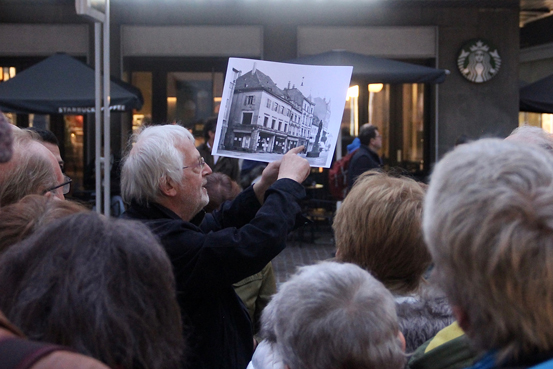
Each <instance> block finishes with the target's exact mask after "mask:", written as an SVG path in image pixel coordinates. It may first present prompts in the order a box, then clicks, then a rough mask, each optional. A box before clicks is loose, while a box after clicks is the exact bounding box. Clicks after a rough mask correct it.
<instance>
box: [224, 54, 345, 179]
mask: <svg viewBox="0 0 553 369" xmlns="http://www.w3.org/2000/svg"><path fill="white" fill-rule="evenodd" d="M352 69H353V68H352V67H350V66H313V65H298V64H286V63H277V62H269V61H263V60H253V59H241V58H230V59H229V64H228V68H227V74H226V78H225V84H224V90H223V96H222V101H221V108H220V110H219V116H218V120H217V131H216V134H215V141H214V148H213V154H214V155H220V156H228V157H233V158H240V159H249V160H257V161H264V162H271V161H273V160H277V159H279V158H280V157H281V156H282V155H284V154H285V153H286V152H287V151H288V150H290V149H292V148H294V147H298V146H302V145H303V146H304V148H305V149H304V151H303V153H302V154H301V155H302V156H305V157H306V158H307V160H308V161H309V163H310V165H311V166H312V167H324V168H329V167H330V164H331V161H332V156H333V153H334V149H335V147H336V140H337V138H338V133H339V129H340V123H341V119H342V114H343V111H344V101H346V96H347V90H348V87H349V83H350V79H351V73H352Z"/></svg>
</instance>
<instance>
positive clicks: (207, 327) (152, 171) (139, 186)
mask: <svg viewBox="0 0 553 369" xmlns="http://www.w3.org/2000/svg"><path fill="white" fill-rule="evenodd" d="M302 149H303V146H300V147H297V148H294V149H291V150H290V151H289V152H288V153H286V154H285V155H284V156H283V157H282V159H281V160H278V161H275V162H272V163H270V164H269V165H268V166H267V168H265V170H264V171H263V174H262V175H261V179H260V180H259V182H256V183H255V184H254V185H253V186H250V187H248V188H247V189H245V190H244V191H243V192H242V193H240V194H239V195H238V196H237V197H236V199H234V200H233V201H232V202H227V203H225V204H224V205H223V206H222V208H221V209H220V210H218V211H215V212H213V213H211V214H207V215H205V211H203V208H204V207H205V206H206V205H207V204H208V202H209V196H208V193H207V190H206V187H205V186H206V183H207V178H206V177H207V176H208V175H210V174H211V168H210V167H209V165H207V164H206V163H205V161H204V159H203V158H202V157H201V155H200V153H199V152H198V150H197V149H196V147H194V137H193V136H192V135H191V134H190V132H188V130H186V129H185V128H183V127H181V126H177V125H165V126H151V127H148V128H146V129H144V130H143V131H142V132H141V133H140V134H139V135H138V136H137V139H136V143H135V144H134V146H132V149H131V151H130V152H129V153H128V155H127V157H126V159H125V163H124V165H123V170H122V175H121V189H122V194H123V199H124V200H125V201H126V202H127V203H129V204H130V206H129V208H128V210H127V212H126V213H125V214H124V216H125V217H127V218H130V219H135V220H139V221H141V222H144V223H145V224H147V225H148V226H149V227H150V229H151V230H152V231H153V232H154V234H155V235H156V236H157V237H158V238H159V240H160V241H161V244H162V245H163V247H164V248H165V250H166V251H167V254H168V255H169V259H170V260H171V263H172V266H173V270H174V272H175V279H176V288H177V297H178V302H179V304H180V307H181V311H182V314H183V323H184V325H185V332H187V333H188V339H189V342H190V350H189V357H188V362H187V363H186V365H183V367H187V368H194V369H200V368H203V369H219V368H221V369H223V368H224V369H244V368H245V367H246V366H247V364H248V361H249V360H250V358H251V355H252V353H253V335H252V329H251V322H250V318H249V315H248V312H247V310H246V309H245V307H244V305H243V304H242V302H241V301H240V299H239V297H238V296H237V295H236V293H235V292H234V289H233V288H232V284H233V283H236V282H238V281H240V280H242V279H244V278H246V277H248V276H250V275H252V274H255V273H258V272H259V271H261V269H263V267H264V266H265V265H266V264H267V263H268V262H269V261H271V260H272V259H273V258H274V257H275V256H277V255H278V253H279V252H281V251H282V250H283V249H284V247H285V246H286V243H285V241H286V236H287V234H288V233H289V232H290V231H291V230H292V229H293V228H294V226H295V225H296V218H297V217H298V216H299V215H300V214H301V207H300V206H299V204H298V201H299V200H300V199H301V198H303V197H304V196H305V190H304V188H303V186H302V185H301V182H303V181H304V180H305V178H306V177H307V175H308V174H309V171H310V167H309V162H308V161H307V160H306V159H305V158H302V157H300V156H299V155H297V154H298V153H300V152H301V150H302ZM204 215H205V216H204ZM183 364H184V363H183Z"/></svg>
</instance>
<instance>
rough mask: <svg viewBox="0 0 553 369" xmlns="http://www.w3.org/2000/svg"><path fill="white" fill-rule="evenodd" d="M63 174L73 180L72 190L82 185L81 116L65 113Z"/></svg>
mask: <svg viewBox="0 0 553 369" xmlns="http://www.w3.org/2000/svg"><path fill="white" fill-rule="evenodd" d="M64 123H65V155H64V158H63V160H64V162H65V169H64V170H65V174H67V175H68V176H69V177H71V179H72V180H73V191H75V190H79V189H80V188H79V187H80V186H82V185H83V173H84V168H83V163H84V159H83V137H84V136H83V116H82V115H65V116H64Z"/></svg>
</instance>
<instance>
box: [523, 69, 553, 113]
mask: <svg viewBox="0 0 553 369" xmlns="http://www.w3.org/2000/svg"><path fill="white" fill-rule="evenodd" d="M519 91H520V111H527V112H532V113H549V114H553V74H552V75H550V76H548V77H545V78H542V79H540V80H538V81H536V82H534V83H530V84H527V85H525V86H523V87H521V88H520V90H519Z"/></svg>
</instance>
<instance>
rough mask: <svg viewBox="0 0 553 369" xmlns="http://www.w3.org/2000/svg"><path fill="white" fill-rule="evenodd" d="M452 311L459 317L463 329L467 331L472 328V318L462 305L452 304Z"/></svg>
mask: <svg viewBox="0 0 553 369" xmlns="http://www.w3.org/2000/svg"><path fill="white" fill-rule="evenodd" d="M451 311H452V312H453V316H454V317H455V319H457V324H459V327H461V329H462V330H463V331H465V332H467V331H468V330H469V329H470V318H469V316H468V315H467V312H466V311H465V310H464V309H463V308H462V307H460V306H457V305H454V306H452V307H451Z"/></svg>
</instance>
